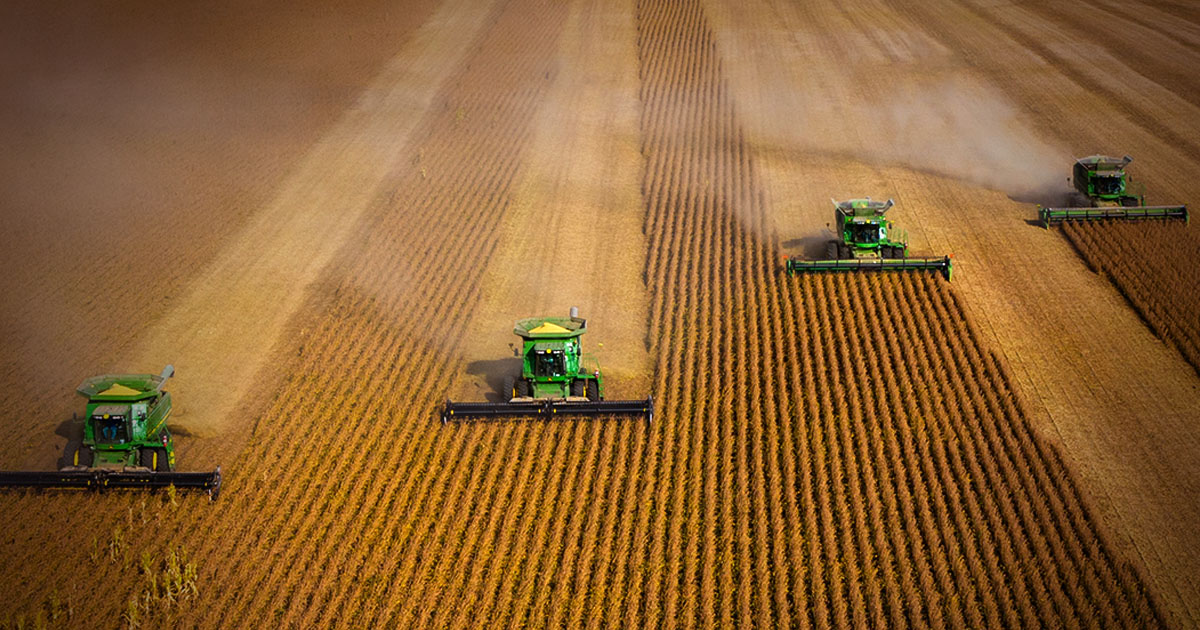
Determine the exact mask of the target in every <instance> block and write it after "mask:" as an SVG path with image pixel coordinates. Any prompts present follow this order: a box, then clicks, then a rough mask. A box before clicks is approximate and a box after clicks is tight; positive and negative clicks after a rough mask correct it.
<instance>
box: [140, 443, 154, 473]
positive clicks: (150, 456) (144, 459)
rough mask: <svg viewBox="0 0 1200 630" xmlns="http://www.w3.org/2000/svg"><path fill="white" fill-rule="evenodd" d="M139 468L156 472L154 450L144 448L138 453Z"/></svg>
mask: <svg viewBox="0 0 1200 630" xmlns="http://www.w3.org/2000/svg"><path fill="white" fill-rule="evenodd" d="M138 466H141V467H142V468H145V469H147V470H154V449H152V448H143V449H141V450H139V451H138Z"/></svg>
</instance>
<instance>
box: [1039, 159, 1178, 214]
mask: <svg viewBox="0 0 1200 630" xmlns="http://www.w3.org/2000/svg"><path fill="white" fill-rule="evenodd" d="M1130 162H1133V158H1131V157H1129V156H1128V155H1126V156H1125V157H1123V158H1115V157H1109V156H1107V155H1089V156H1088V157H1083V158H1079V159H1078V160H1076V161H1075V166H1074V169H1073V176H1074V177H1073V179H1074V186H1075V190H1074V191H1072V192H1071V201H1070V203H1071V204H1072V207H1066V208H1047V207H1042V206H1038V218H1039V219H1040V220H1041V222H1042V226H1044V227H1047V228H1049V227H1050V226H1051V225H1054V224H1057V223H1063V222H1065V221H1100V220H1104V219H1115V220H1121V221H1139V220H1146V219H1161V220H1181V221H1183V222H1184V223H1187V222H1188V209H1187V206H1185V205H1178V206H1147V205H1146V193H1145V187H1144V186H1142V184H1141V182H1134V181H1133V179H1132V178H1130V177H1129V176H1128V175H1127V174H1126V173H1125V167H1127V166H1129V164H1130Z"/></svg>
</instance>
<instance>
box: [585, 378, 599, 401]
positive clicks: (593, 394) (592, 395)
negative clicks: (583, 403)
mask: <svg viewBox="0 0 1200 630" xmlns="http://www.w3.org/2000/svg"><path fill="white" fill-rule="evenodd" d="M587 399H588V400H590V401H592V402H596V401H598V400H600V385H599V384H598V383H597V382H596V381H595V380H588V382H587Z"/></svg>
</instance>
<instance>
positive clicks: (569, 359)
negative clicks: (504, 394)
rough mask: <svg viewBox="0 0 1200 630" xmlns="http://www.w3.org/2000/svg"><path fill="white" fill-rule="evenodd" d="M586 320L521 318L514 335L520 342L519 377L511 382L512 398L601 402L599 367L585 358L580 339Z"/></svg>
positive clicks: (601, 388)
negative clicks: (574, 399)
mask: <svg viewBox="0 0 1200 630" xmlns="http://www.w3.org/2000/svg"><path fill="white" fill-rule="evenodd" d="M585 332H587V320H585V319H582V318H580V317H532V318H528V319H522V320H520V321H518V322H517V324H516V326H515V327H513V333H515V334H516V335H517V336H518V337H520V338H521V339H522V341H523V343H522V360H521V375H520V376H519V377H517V378H516V379H515V380H514V382H513V387H512V398H513V399H544V398H561V399H571V398H579V399H585V400H600V399H601V398H602V397H603V391H604V390H603V387H604V385H603V383H604V381H603V379H602V378H601V376H600V364H599V363H597V362H596V360H595V359H594V358H591V357H587V356H584V354H583V344H582V343H581V340H580V337H582V336H583V334H584V333H585Z"/></svg>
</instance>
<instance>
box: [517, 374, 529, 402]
mask: <svg viewBox="0 0 1200 630" xmlns="http://www.w3.org/2000/svg"><path fill="white" fill-rule="evenodd" d="M513 391H514V392H516V395H517V398H529V381H527V380H525V379H523V378H519V379H517V382H516V384H515V385H513Z"/></svg>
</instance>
